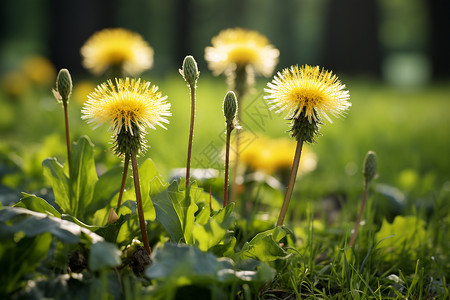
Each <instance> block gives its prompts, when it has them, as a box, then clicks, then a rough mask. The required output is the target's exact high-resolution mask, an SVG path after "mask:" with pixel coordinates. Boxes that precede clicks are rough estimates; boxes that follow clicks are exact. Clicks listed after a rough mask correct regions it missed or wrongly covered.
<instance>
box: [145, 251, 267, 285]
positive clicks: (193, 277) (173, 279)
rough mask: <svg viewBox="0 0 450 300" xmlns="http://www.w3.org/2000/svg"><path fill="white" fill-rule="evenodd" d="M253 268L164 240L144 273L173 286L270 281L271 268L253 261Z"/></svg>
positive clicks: (159, 281)
mask: <svg viewBox="0 0 450 300" xmlns="http://www.w3.org/2000/svg"><path fill="white" fill-rule="evenodd" d="M256 266H257V268H256V269H252V270H249V269H245V270H239V269H238V268H236V266H235V265H234V263H233V261H232V260H230V259H227V258H217V257H216V256H215V255H213V254H211V253H208V252H202V251H200V249H198V248H196V247H192V246H187V245H176V244H170V243H166V244H165V245H164V247H162V248H158V249H157V250H156V252H155V256H154V259H153V264H152V265H151V266H150V267H149V268H148V269H147V270H146V271H145V275H146V276H147V277H149V278H151V279H152V280H155V281H157V282H158V283H159V284H163V285H164V284H165V285H169V286H171V288H176V287H177V286H182V285H190V284H192V285H193V284H195V285H203V286H209V285H212V284H218V283H219V284H223V285H232V284H236V283H242V282H247V283H251V284H254V285H259V284H263V283H264V282H266V281H268V280H271V279H272V278H273V276H274V275H275V271H274V270H272V269H271V268H269V267H268V266H266V267H263V264H261V263H260V262H257V264H256Z"/></svg>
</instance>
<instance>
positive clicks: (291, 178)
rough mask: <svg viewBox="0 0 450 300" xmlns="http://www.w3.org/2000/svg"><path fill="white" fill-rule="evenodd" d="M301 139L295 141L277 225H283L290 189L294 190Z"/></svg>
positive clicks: (290, 194) (301, 146)
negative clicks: (289, 173) (287, 182)
mask: <svg viewBox="0 0 450 300" xmlns="http://www.w3.org/2000/svg"><path fill="white" fill-rule="evenodd" d="M302 148H303V140H302V139H300V140H298V141H297V148H296V149H295V156H294V162H293V163H292V168H291V175H290V176H289V184H288V187H287V189H286V194H285V196H284V201H283V205H282V206H281V210H280V216H279V217H278V221H277V226H280V225H283V222H284V218H285V217H286V212H287V209H288V206H289V201H291V196H292V191H293V190H294V184H295V179H296V178H297V171H298V165H299V163H300V156H301V154H302Z"/></svg>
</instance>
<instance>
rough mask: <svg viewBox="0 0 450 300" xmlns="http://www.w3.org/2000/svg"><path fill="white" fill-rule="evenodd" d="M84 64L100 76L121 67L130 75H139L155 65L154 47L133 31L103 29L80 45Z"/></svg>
mask: <svg viewBox="0 0 450 300" xmlns="http://www.w3.org/2000/svg"><path fill="white" fill-rule="evenodd" d="M81 55H82V57H83V66H84V67H85V68H87V69H89V70H90V71H91V72H92V73H94V74H96V75H100V74H102V73H104V72H105V71H106V70H108V69H110V68H114V67H119V68H121V69H122V72H124V73H126V74H129V75H138V74H140V73H142V72H143V71H145V70H147V69H150V68H151V67H152V65H153V48H152V47H150V46H149V45H148V44H147V42H146V41H144V40H143V39H142V37H141V36H140V35H139V34H137V33H134V32H132V31H129V30H126V29H122V28H114V29H104V30H101V31H99V32H96V33H95V34H94V35H92V36H91V37H90V38H89V39H88V40H87V41H86V43H85V44H84V45H83V47H81Z"/></svg>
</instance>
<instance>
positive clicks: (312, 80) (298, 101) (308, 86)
mask: <svg viewBox="0 0 450 300" xmlns="http://www.w3.org/2000/svg"><path fill="white" fill-rule="evenodd" d="M267 86H268V88H266V89H264V91H265V92H267V93H268V95H266V96H265V97H264V98H265V99H267V100H268V103H269V105H271V108H270V109H271V110H273V109H277V111H276V112H282V111H284V110H287V111H288V118H293V119H296V118H298V117H299V116H300V113H301V112H302V111H304V114H305V117H306V118H307V119H308V121H309V122H310V123H311V122H312V121H314V122H320V118H322V117H323V118H325V119H327V120H328V121H329V122H330V123H332V120H331V119H330V117H329V114H330V115H332V116H334V117H340V116H343V115H344V113H345V111H347V110H348V108H349V107H350V106H351V103H350V102H349V101H348V100H349V99H350V94H349V92H348V91H347V90H345V85H344V84H342V83H341V82H340V81H339V79H338V78H337V76H336V75H333V74H332V73H331V72H329V71H326V70H324V69H322V70H321V69H320V68H319V67H318V66H315V67H311V66H308V65H304V66H302V67H299V66H298V65H296V66H292V67H290V68H286V69H284V70H282V71H281V72H278V74H277V75H275V77H274V79H273V80H272V82H269V83H268V84H267Z"/></svg>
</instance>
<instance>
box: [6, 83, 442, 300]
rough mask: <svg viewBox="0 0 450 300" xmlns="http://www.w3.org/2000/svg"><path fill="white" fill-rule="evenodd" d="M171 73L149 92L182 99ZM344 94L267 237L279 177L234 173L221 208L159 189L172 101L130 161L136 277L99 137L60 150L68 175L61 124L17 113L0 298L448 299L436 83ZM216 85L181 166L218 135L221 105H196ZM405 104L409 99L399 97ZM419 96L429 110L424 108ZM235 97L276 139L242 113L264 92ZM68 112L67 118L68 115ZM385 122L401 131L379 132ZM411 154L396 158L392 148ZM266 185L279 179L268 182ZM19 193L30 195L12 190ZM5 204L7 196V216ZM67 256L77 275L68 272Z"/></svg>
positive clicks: (129, 217)
mask: <svg viewBox="0 0 450 300" xmlns="http://www.w3.org/2000/svg"><path fill="white" fill-rule="evenodd" d="M177 80H178V81H175V80H174V79H172V78H171V77H169V78H168V79H167V80H165V81H163V82H162V85H161V88H162V89H163V90H165V89H164V85H168V86H170V87H171V89H170V90H171V94H170V95H169V97H170V98H171V99H178V98H183V97H181V96H180V97H177V96H179V94H180V95H181V93H183V95H184V93H185V92H186V87H185V84H184V83H183V82H182V80H180V78H177ZM179 81H181V82H179ZM354 85H355V86H354V87H352V98H353V99H354V109H353V108H352V113H351V114H350V115H349V116H348V118H347V119H346V120H345V122H341V121H336V122H335V124H333V126H328V125H327V126H323V128H322V129H323V130H322V133H323V136H321V137H319V138H318V143H317V144H316V145H313V151H315V152H316V153H317V156H318V157H319V161H318V167H317V169H316V171H314V172H313V173H311V174H308V175H304V176H301V177H300V179H299V180H300V182H299V183H300V184H299V185H298V187H297V188H296V190H295V191H294V195H293V201H292V206H291V209H290V211H289V213H290V215H289V222H290V223H287V224H289V225H288V227H285V226H283V227H275V228H274V222H275V218H276V215H277V210H278V208H279V206H280V205H281V201H282V198H283V188H282V183H283V178H281V177H280V178H278V175H277V174H275V175H274V177H275V179H276V180H272V179H274V178H269V177H266V179H264V180H263V179H258V177H257V176H253V177H252V176H245V178H244V183H243V186H242V189H243V193H242V194H240V196H239V199H238V201H237V202H236V203H232V204H230V205H228V206H227V207H225V208H222V209H218V208H219V202H220V200H221V196H222V194H221V193H222V191H223V180H222V179H221V178H209V179H207V180H200V179H198V180H197V181H196V182H195V183H194V184H192V185H191V186H189V188H188V189H187V190H186V189H185V187H184V180H183V178H181V179H176V180H170V181H167V180H166V177H167V176H165V175H164V174H167V173H168V172H169V170H170V169H172V168H174V167H178V166H182V165H184V163H185V161H184V159H185V155H184V154H185V153H184V152H185V149H184V148H183V147H178V146H175V145H176V144H177V143H178V141H180V140H184V138H185V136H186V135H187V128H186V126H185V124H187V121H188V117H186V116H184V115H185V111H186V110H187V109H188V105H189V103H177V105H173V117H174V118H173V119H176V120H177V121H176V122H171V124H170V126H169V127H168V129H169V130H168V131H167V132H163V131H155V132H152V135H151V139H150V141H151V144H152V148H151V149H150V150H149V151H148V152H147V154H143V157H141V158H140V164H139V165H140V167H139V176H140V179H141V192H142V199H143V205H144V215H145V219H146V222H147V230H148V232H149V239H150V244H151V246H152V249H153V250H155V251H154V252H153V254H152V257H151V258H152V260H153V263H152V265H151V266H150V267H148V268H147V269H145V266H143V267H142V268H143V270H144V271H143V272H142V273H141V276H137V275H135V274H134V273H133V272H132V271H134V269H133V267H132V266H135V264H136V263H137V261H138V260H139V258H140V257H139V256H137V254H136V253H138V251H136V250H137V249H139V246H140V245H141V243H140V241H139V239H140V232H139V225H138V218H137V214H136V204H135V190H134V185H133V182H132V178H131V176H129V178H128V179H127V182H126V185H125V189H126V191H125V193H124V198H123V203H122V206H121V207H120V209H118V211H117V213H118V215H119V219H118V220H117V221H116V222H115V223H113V224H107V218H108V213H109V211H110V209H111V208H113V209H116V205H117V197H118V191H119V184H120V181H121V177H122V171H123V169H122V168H123V167H122V166H121V165H120V164H119V160H118V159H117V157H115V156H113V155H112V154H111V151H103V149H105V148H106V147H107V146H106V145H107V144H108V137H107V136H105V135H104V133H101V134H99V133H98V131H94V132H92V133H91V134H92V138H93V141H95V143H96V145H97V147H98V148H94V146H93V144H92V143H91V141H90V139H88V138H87V137H81V138H80V139H79V140H78V141H77V142H75V143H74V144H73V146H72V157H71V163H72V165H71V167H72V169H71V171H70V174H69V170H68V166H67V162H66V163H65V164H62V163H60V162H61V161H64V160H61V158H62V157H63V156H62V154H63V153H65V149H64V145H63V143H62V142H61V140H60V138H59V135H58V134H55V133H54V131H55V130H56V131H58V130H60V129H59V127H58V126H59V125H58V126H57V125H56V124H59V123H58V122H59V121H60V120H59V119H57V118H56V117H54V116H53V115H54V112H51V111H49V112H46V111H39V119H45V120H46V122H40V123H36V122H35V121H36V120H35V119H34V120H33V118H34V117H33V116H34V114H30V118H26V117H25V118H24V119H23V120H22V121H21V123H20V124H16V125H17V126H10V127H9V128H10V131H9V129H8V132H6V131H5V132H4V133H5V139H3V138H2V140H1V141H0V179H1V182H0V200H1V203H3V204H6V205H2V204H0V268H1V270H2V272H0V280H1V282H2V284H1V285H0V298H2V299H3V298H4V299H9V298H16V299H17V298H22V299H23V298H30V297H32V296H33V297H37V298H49V297H53V298H73V299H76V298H78V299H83V298H86V299H87V298H102V299H107V298H115V299H180V298H183V299H190V298H196V299H212V298H216V299H231V298H233V299H257V298H260V299H295V298H297V299H406V298H408V299H433V298H435V299H446V298H447V299H448V297H449V283H448V274H449V273H450V263H449V262H450V259H449V255H448V253H450V246H449V243H448V240H449V239H450V230H449V226H448V224H449V221H450V218H449V214H448V211H449V210H450V206H449V203H450V201H449V200H450V193H449V188H448V174H447V173H448V167H449V160H448V159H447V157H446V156H445V155H443V154H442V155H438V154H439V153H437V152H436V150H435V149H439V151H440V152H442V153H447V152H448V151H447V150H449V148H448V142H447V140H446V138H447V135H448V128H449V126H448V121H447V120H448V118H446V117H445V114H446V112H447V111H448V109H445V108H447V107H448V105H449V104H448V103H449V102H448V101H445V100H446V99H447V98H448V97H444V96H446V95H447V94H448V89H447V88H436V89H434V90H433V89H427V90H423V91H418V93H413V94H407V93H403V92H401V91H395V90H392V89H390V88H386V87H381V86H378V85H377V88H376V89H373V88H372V87H370V86H367V85H364V84H362V83H357V82H356V83H354ZM203 87H204V88H203ZM369 88H370V89H369ZM167 90H169V89H167ZM219 90H223V93H222V94H224V93H225V92H226V88H225V85H223V86H221V85H219V84H217V83H215V82H213V79H211V78H209V77H208V76H205V77H204V78H203V80H202V89H199V91H198V92H199V93H198V110H197V117H198V119H197V120H198V124H208V126H199V130H198V131H197V132H196V141H195V147H194V149H193V157H194V158H195V157H197V158H202V153H203V151H204V150H205V149H206V147H207V146H208V145H210V144H211V137H213V138H214V137H216V136H217V137H218V138H217V139H218V141H217V143H216V141H215V140H212V143H213V146H214V147H216V148H218V149H219V150H220V149H221V147H222V144H221V143H222V140H221V139H222V135H220V136H219V133H220V134H222V133H223V123H221V122H218V124H216V122H213V121H214V120H220V119H222V116H221V111H220V103H219V102H217V101H216V103H214V101H210V99H215V98H216V99H219V100H220V97H219V98H217V97H216V96H215V95H217V93H218V91H219ZM367 95H370V97H368V98H367V97H366V96H367ZM0 96H1V95H0ZM405 97H407V98H408V105H405V103H402V102H401V100H398V99H403V98H405ZM425 98H426V99H427V103H429V105H426V106H424V105H423V99H425ZM22 100H25V99H22ZM248 100H250V101H247V99H246V101H247V102H245V101H244V102H243V103H244V107H243V109H242V113H243V117H244V121H245V123H246V127H247V128H246V129H248V130H254V129H255V128H259V129H261V130H263V131H264V134H266V135H269V136H280V135H281V134H286V133H285V132H284V131H286V130H287V129H288V125H287V124H286V121H280V122H279V123H276V122H275V121H274V122H271V123H270V126H267V127H264V128H262V127H258V126H260V125H261V124H259V123H258V122H256V121H255V120H254V119H252V118H251V116H254V115H252V113H253V112H254V111H253V110H252V105H253V108H255V107H259V105H262V104H263V102H262V101H263V99H262V97H259V96H257V97H256V96H255V99H251V97H249V98H248ZM252 100H253V101H254V102H252ZM53 102H54V100H53V99H52V103H53ZM71 104H73V105H76V103H75V102H74V101H72V103H71ZM0 105H1V107H2V108H3V107H4V106H5V105H4V103H0ZM15 105H16V106H17V107H16V106H15ZM10 106H12V107H13V109H17V110H19V108H20V112H21V114H22V113H23V115H27V111H28V112H33V113H35V112H36V110H37V109H38V108H39V107H40V106H39V105H36V103H33V102H21V103H14V104H11V103H10ZM55 106H56V105H55ZM386 108H388V109H386ZM71 109H73V111H71V114H74V115H75V116H76V114H79V107H78V108H77V107H73V106H72V108H71ZM367 111H370V112H371V114H367V113H366V112H367ZM411 115H414V116H416V117H415V118H413V119H411V118H409V117H408V116H411ZM58 120H59V121H58ZM72 120H73V119H72ZM265 120H266V119H264V121H265ZM28 121H30V122H35V123H36V125H35V126H30V123H28ZM419 121H422V122H419ZM393 122H395V124H393ZM41 123H42V124H41ZM258 124H259V125H258ZM399 124H401V125H402V129H404V130H403V131H402V135H401V136H400V135H398V132H397V133H395V130H393V131H392V130H391V131H389V130H386V128H387V126H390V127H392V126H394V125H395V126H397V125H399ZM71 125H72V124H71ZM73 125H74V126H73V127H72V128H73V130H74V132H75V134H74V136H80V134H82V133H84V132H86V128H84V127H83V125H79V124H77V123H76V122H73ZM50 132H52V134H49V133H50ZM343 132H344V133H345V134H342V133H343ZM430 132H432V134H430ZM168 135H169V138H168V137H167V136H168ZM373 137H377V139H375V140H376V143H375V142H374V141H375V140H374V138H373ZM28 139H30V140H32V141H34V142H35V143H36V144H33V145H32V144H30V143H29V142H28V141H27V140H28ZM418 140H420V141H421V143H417V141H418ZM4 141H14V143H11V144H4V143H5V142H4ZM374 143H375V145H374ZM430 145H433V147H431V146H430ZM412 147H414V149H415V151H412V152H411V153H408V155H397V152H396V151H394V150H395V149H409V148H412ZM98 149H102V150H101V151H99V150H98ZM368 149H374V150H375V151H376V153H377V160H378V164H377V173H378V174H379V178H378V180H377V182H374V185H372V189H371V190H370V191H369V205H368V207H367V208H368V210H366V214H365V216H364V217H363V219H364V220H363V223H362V224H361V232H360V235H359V237H358V239H357V242H356V244H355V245H354V247H352V248H349V247H347V245H348V238H349V236H350V234H349V229H350V228H351V227H352V226H353V224H354V219H355V216H356V213H357V211H356V209H357V208H359V201H360V195H361V192H362V179H363V175H362V174H361V172H360V171H358V170H361V169H362V166H361V165H360V163H358V162H361V161H362V158H363V155H364V153H366V152H367V150H368ZM330 153H332V154H335V153H338V154H339V155H330ZM47 156H52V157H56V158H48V159H46V160H45V161H44V163H43V167H44V175H45V176H43V175H42V164H41V162H42V160H44V158H46V157H47ZM148 156H151V157H152V159H153V160H151V159H149V158H147V157H148ZM154 161H155V162H157V165H158V169H159V170H161V171H162V173H160V172H159V171H158V170H157V169H156V166H155V163H154ZM193 163H198V167H216V168H217V164H216V165H210V164H208V165H204V166H202V165H201V164H200V162H199V161H198V162H196V161H195V160H193ZM210 163H211V164H213V163H215V161H211V162H210ZM219 163H221V161H219ZM355 170H356V171H355ZM269 179H270V180H269ZM277 180H278V181H279V182H280V183H281V184H279V183H277V184H275V185H274V184H273V183H274V182H278V181H277ZM49 185H50V186H51V187H52V191H53V193H52V192H51V191H50V189H47V186H49ZM210 188H211V194H210V193H209V189H210ZM22 190H26V191H28V192H29V193H22V196H20V193H19V192H20V191H22ZM4 191H7V192H8V195H6V194H4V193H3V192H4ZM7 197H9V198H8V199H10V198H11V197H12V198H13V199H14V200H13V202H14V203H15V202H17V201H18V202H17V203H16V204H15V205H14V207H10V206H8V205H12V204H10V203H11V201H9V200H8V199H7ZM19 199H20V200H19ZM330 203H332V204H334V206H333V207H331V209H330V208H329V207H328V205H329V204H330ZM389 222H391V223H389ZM290 228H291V229H292V230H291V229H290ZM74 258H78V259H79V261H75V262H78V263H80V265H81V267H82V268H80V269H77V268H76V267H77V266H74V265H73V263H74ZM133 264H134V265H133Z"/></svg>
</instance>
